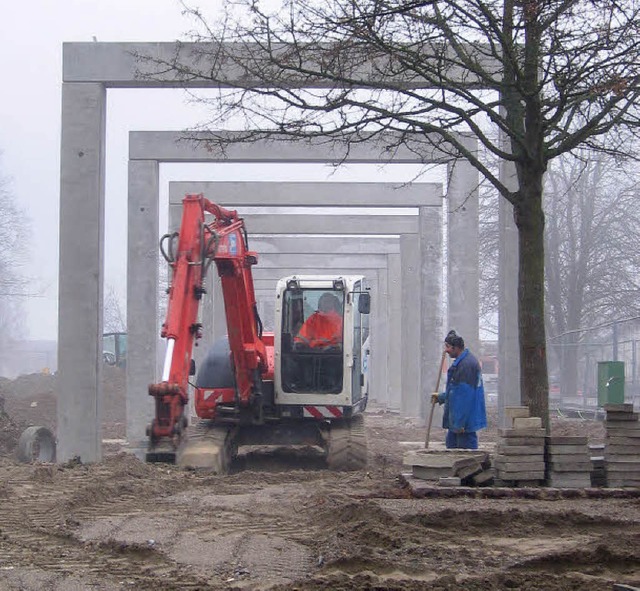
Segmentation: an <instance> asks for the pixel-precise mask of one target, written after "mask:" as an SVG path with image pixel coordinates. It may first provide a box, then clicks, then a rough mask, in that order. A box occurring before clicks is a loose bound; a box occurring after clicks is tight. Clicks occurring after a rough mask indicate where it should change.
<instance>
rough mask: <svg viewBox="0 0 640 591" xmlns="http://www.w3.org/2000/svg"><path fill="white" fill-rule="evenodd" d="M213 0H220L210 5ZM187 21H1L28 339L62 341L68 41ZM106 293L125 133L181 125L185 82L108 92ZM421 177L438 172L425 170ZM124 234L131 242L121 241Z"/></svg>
mask: <svg viewBox="0 0 640 591" xmlns="http://www.w3.org/2000/svg"><path fill="white" fill-rule="evenodd" d="M208 4H209V5H211V6H216V3H215V2H209V3H208ZM218 5H219V4H218ZM189 28H190V23H189V22H188V21H187V20H186V19H185V18H184V17H183V16H182V15H181V6H180V3H179V2H178V1H177V0H108V1H106V0H103V1H99V0H63V1H59V2H52V1H51V0H33V1H31V2H22V3H11V4H10V5H5V6H4V8H3V15H2V19H0V71H1V72H2V74H3V82H2V86H1V88H2V94H1V95H0V178H4V179H5V180H7V181H8V189H9V191H10V192H11V193H12V195H13V196H14V199H15V201H16V202H17V204H18V205H19V206H20V207H21V208H22V209H23V210H24V212H25V221H27V222H28V223H30V228H31V233H30V234H29V236H30V238H29V242H30V244H29V245H28V249H29V253H30V257H29V264H28V265H27V267H26V268H25V269H23V272H22V274H23V275H25V276H27V277H28V278H29V279H30V289H29V294H30V295H29V296H28V297H25V298H24V311H25V313H26V327H27V334H25V335H24V338H25V339H34V340H35V339H38V340H39V339H46V340H49V339H57V305H58V302H57V297H58V224H59V196H60V94H61V79H62V43H63V42H65V41H92V40H94V38H95V39H96V40H98V41H173V40H175V39H178V38H184V35H185V34H186V33H187V32H188V30H189ZM107 113H108V115H107V117H108V119H107V152H106V159H107V167H106V173H107V174H106V234H105V236H106V238H105V239H106V248H105V252H106V254H105V265H106V267H105V292H106V291H107V289H113V290H115V291H116V293H117V294H118V296H119V299H121V301H122V302H123V303H124V300H125V294H126V231H125V228H126V198H127V159H128V132H129V131H130V130H175V129H182V128H184V127H187V126H189V125H193V124H195V123H196V122H198V121H200V120H201V119H202V113H201V112H198V110H197V109H195V108H194V107H193V106H191V105H188V104H187V103H186V101H185V100H184V95H183V93H182V91H179V90H110V91H109V92H108V110H107ZM374 168H375V171H374V172H375V175H376V179H377V180H386V181H405V180H408V179H410V178H412V177H413V175H414V174H415V168H414V167H408V166H398V165H394V166H392V167H386V168H385V169H384V170H382V169H380V168H379V167H374ZM371 175H372V167H371V166H369V167H351V168H350V169H347V170H343V171H341V172H340V173H338V174H333V175H331V174H330V171H329V170H328V168H327V167H322V166H308V165H307V166H298V167H295V166H292V165H290V164H287V165H282V166H277V165H268V166H266V165H265V166H259V165H256V166H252V167H251V168H250V169H248V168H247V166H246V165H231V164H226V165H225V164H222V165H216V166H211V165H163V166H162V167H161V183H160V186H161V198H162V199H166V195H167V189H168V182H169V181H170V180H207V179H237V180H238V179H256V180H333V181H337V180H371ZM421 180H422V181H429V180H432V179H431V178H423V179H421ZM123 236H124V237H125V240H123Z"/></svg>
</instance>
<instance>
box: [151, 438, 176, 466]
mask: <svg viewBox="0 0 640 591" xmlns="http://www.w3.org/2000/svg"><path fill="white" fill-rule="evenodd" d="M145 459H146V461H147V462H149V463H150V464H175V463H176V450H175V448H174V447H173V445H171V444H169V443H164V444H158V445H155V446H150V447H149V449H148V450H147V453H146V456H145Z"/></svg>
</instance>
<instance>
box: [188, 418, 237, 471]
mask: <svg viewBox="0 0 640 591" xmlns="http://www.w3.org/2000/svg"><path fill="white" fill-rule="evenodd" d="M234 433H235V431H234V429H233V427H230V426H226V425H217V424H215V423H214V422H213V421H207V420H201V421H199V422H197V423H196V424H194V425H192V426H190V427H189V428H188V429H187V431H186V434H185V438H184V440H183V441H182V443H181V444H180V446H179V447H178V451H177V453H176V464H177V465H178V466H180V467H181V468H188V469H192V470H201V471H204V472H212V473H214V474H227V473H228V472H229V467H230V465H231V461H232V459H233V455H234V452H233V449H234V445H233V442H234Z"/></svg>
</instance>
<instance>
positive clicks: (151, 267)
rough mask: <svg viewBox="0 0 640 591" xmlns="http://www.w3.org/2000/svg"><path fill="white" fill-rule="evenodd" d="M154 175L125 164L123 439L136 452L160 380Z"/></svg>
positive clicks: (150, 167) (155, 169)
mask: <svg viewBox="0 0 640 591" xmlns="http://www.w3.org/2000/svg"><path fill="white" fill-rule="evenodd" d="M158 173H159V165H158V161H157V160H130V161H129V210H128V215H129V225H128V241H129V242H128V260H127V334H128V351H127V382H126V384H127V386H126V388H127V390H126V391H127V439H128V441H129V444H130V445H133V446H136V447H139V446H144V445H146V441H145V439H146V434H145V432H146V427H147V425H149V424H150V422H151V419H152V418H153V417H154V416H155V410H154V400H153V398H152V397H151V396H149V391H148V386H149V384H150V383H152V382H155V381H156V379H157V377H158V376H157V375H156V366H157V357H158V351H157V344H158V340H159V332H158V322H157V315H156V314H153V310H157V309H158V285H159V269H158V263H159V261H158V257H159V254H158V253H159V248H158V242H159V235H158V234H159V232H158V212H159V207H158V199H157V197H156V196H157V194H158V183H159V175H158Z"/></svg>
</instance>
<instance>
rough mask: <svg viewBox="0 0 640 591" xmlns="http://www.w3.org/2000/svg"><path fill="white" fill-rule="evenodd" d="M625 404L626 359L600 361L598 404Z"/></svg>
mask: <svg viewBox="0 0 640 591" xmlns="http://www.w3.org/2000/svg"><path fill="white" fill-rule="evenodd" d="M605 404H624V361H598V406H600V407H602V406H604V405H605Z"/></svg>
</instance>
